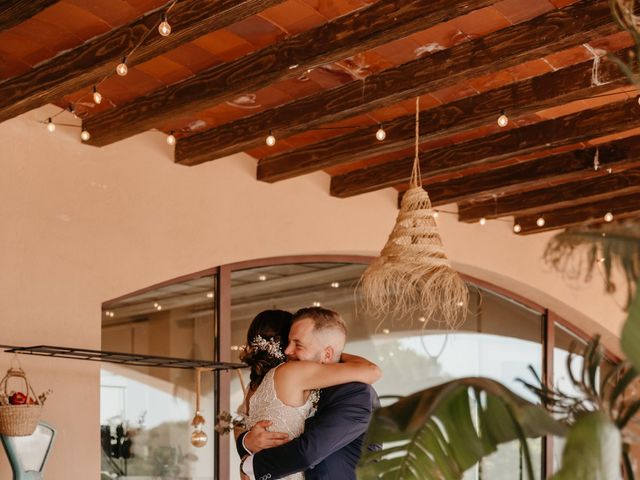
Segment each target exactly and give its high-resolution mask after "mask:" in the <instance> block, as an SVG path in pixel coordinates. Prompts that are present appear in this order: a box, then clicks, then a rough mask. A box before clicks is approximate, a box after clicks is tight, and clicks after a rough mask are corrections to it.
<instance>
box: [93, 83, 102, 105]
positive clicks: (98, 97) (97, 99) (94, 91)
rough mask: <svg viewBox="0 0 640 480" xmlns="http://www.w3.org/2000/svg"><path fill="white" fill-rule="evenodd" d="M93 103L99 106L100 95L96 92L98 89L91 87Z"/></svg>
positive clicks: (100, 101)
mask: <svg viewBox="0 0 640 480" xmlns="http://www.w3.org/2000/svg"><path fill="white" fill-rule="evenodd" d="M93 101H94V102H96V105H100V104H101V103H102V94H101V93H100V92H99V91H98V87H96V86H95V85H94V86H93Z"/></svg>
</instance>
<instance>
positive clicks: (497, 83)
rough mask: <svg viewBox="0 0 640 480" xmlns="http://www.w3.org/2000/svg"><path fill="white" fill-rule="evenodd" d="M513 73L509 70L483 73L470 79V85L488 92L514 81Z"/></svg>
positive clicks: (479, 90)
mask: <svg viewBox="0 0 640 480" xmlns="http://www.w3.org/2000/svg"><path fill="white" fill-rule="evenodd" d="M514 80H515V79H514V78H513V74H512V73H511V72H510V71H509V70H501V71H499V72H495V73H490V74H488V75H482V76H480V77H476V78H473V79H471V80H469V81H468V83H469V85H470V86H471V87H472V88H473V89H475V90H477V91H478V92H486V91H488V90H493V89H496V88H500V87H503V86H505V85H508V84H510V83H513V82H514Z"/></svg>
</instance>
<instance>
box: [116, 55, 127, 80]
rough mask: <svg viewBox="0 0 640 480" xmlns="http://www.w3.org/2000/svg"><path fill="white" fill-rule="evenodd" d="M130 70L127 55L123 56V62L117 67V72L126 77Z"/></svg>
mask: <svg viewBox="0 0 640 480" xmlns="http://www.w3.org/2000/svg"><path fill="white" fill-rule="evenodd" d="M128 71H129V67H127V57H123V58H122V62H121V63H119V64H118V66H117V67H116V73H117V74H118V75H120V76H121V77H124V76H125V75H126V74H127V72H128Z"/></svg>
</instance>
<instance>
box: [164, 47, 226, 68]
mask: <svg viewBox="0 0 640 480" xmlns="http://www.w3.org/2000/svg"><path fill="white" fill-rule="evenodd" d="M163 56H164V57H165V58H168V59H169V60H171V61H173V62H175V63H177V64H179V65H182V66H183V67H185V68H187V69H189V70H190V71H191V72H193V73H198V72H199V71H200V70H203V69H205V68H208V67H211V66H213V65H217V64H219V63H222V60H221V59H220V58H218V57H217V56H216V55H214V54H212V53H210V52H208V51H207V50H204V49H203V48H200V47H199V46H197V45H194V44H193V43H185V44H182V45H180V46H179V47H178V48H174V49H173V50H171V51H170V52H167V53H165V54H164V55H163Z"/></svg>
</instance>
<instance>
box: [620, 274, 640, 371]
mask: <svg viewBox="0 0 640 480" xmlns="http://www.w3.org/2000/svg"><path fill="white" fill-rule="evenodd" d="M638 290H639V291H640V286H638ZM620 343H621V345H622V350H623V351H624V353H625V355H626V356H627V359H628V360H629V361H630V362H631V364H632V365H633V367H634V368H635V369H636V370H637V371H640V295H638V292H636V296H635V299H634V300H633V303H631V305H630V306H629V316H628V317H627V321H626V322H625V323H624V327H623V328H622V336H621V338H620Z"/></svg>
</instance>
